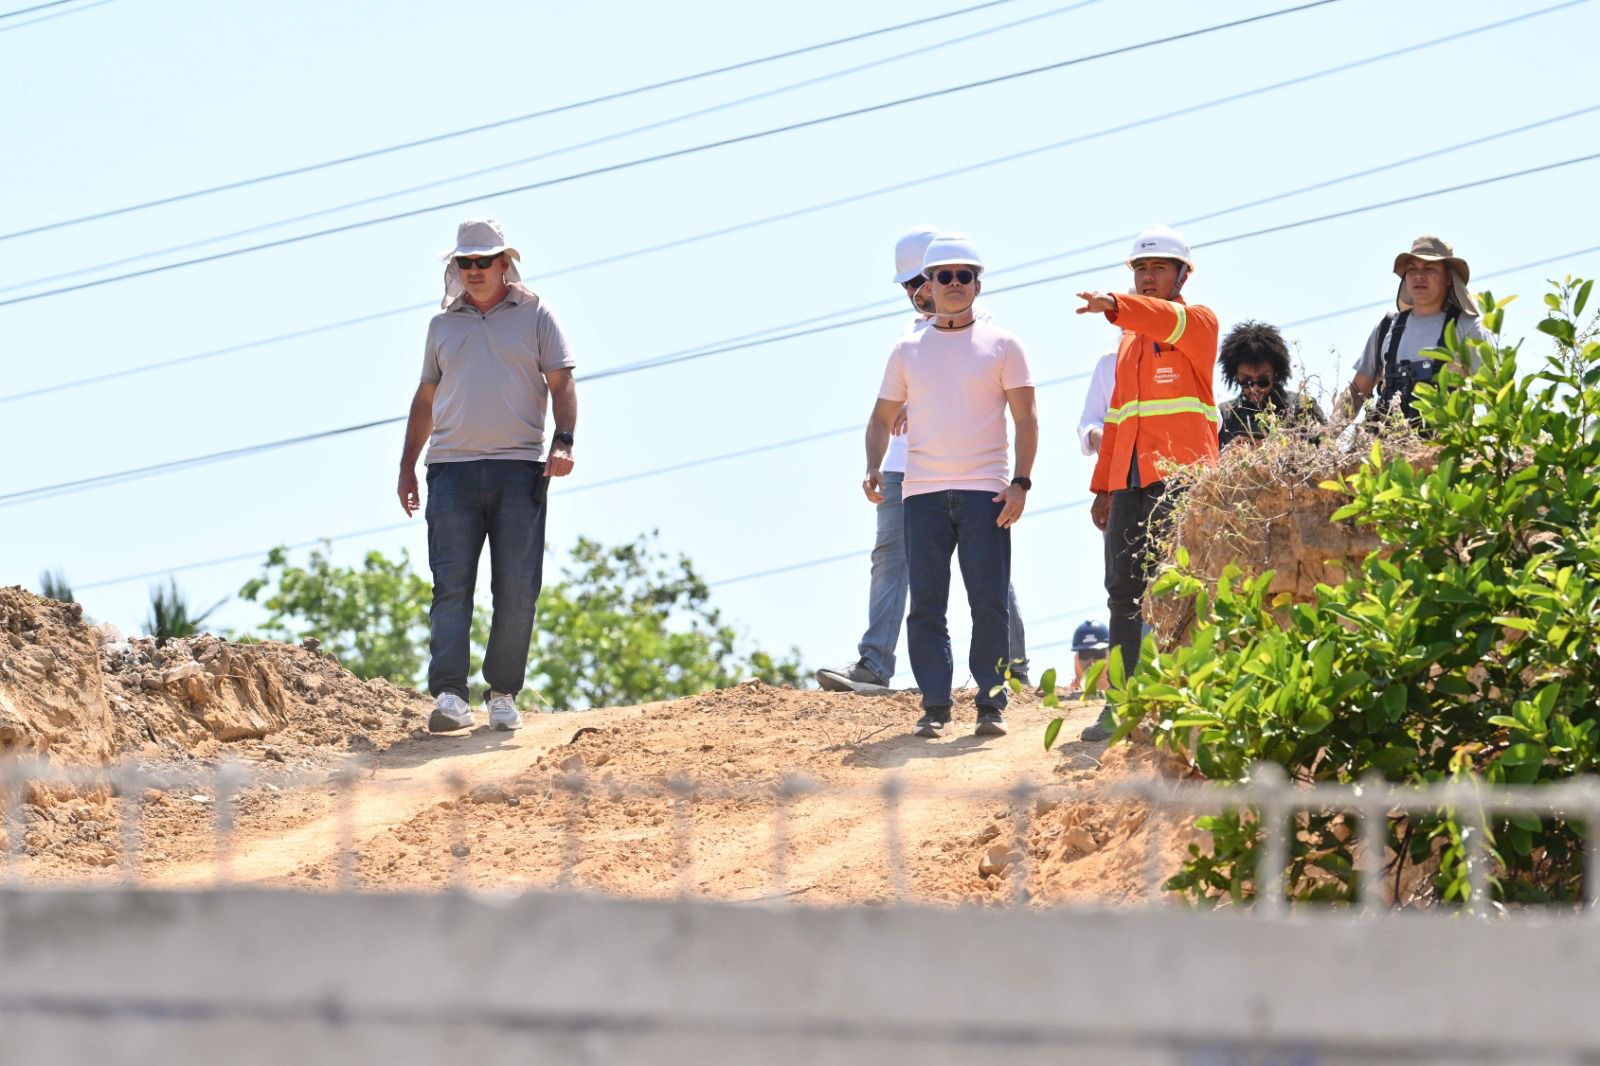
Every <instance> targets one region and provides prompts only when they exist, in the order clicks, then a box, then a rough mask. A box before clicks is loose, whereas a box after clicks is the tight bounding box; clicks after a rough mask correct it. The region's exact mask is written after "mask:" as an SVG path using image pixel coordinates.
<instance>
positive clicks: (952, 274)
mask: <svg viewBox="0 0 1600 1066" xmlns="http://www.w3.org/2000/svg"><path fill="white" fill-rule="evenodd" d="M977 276H978V275H976V274H974V273H973V272H972V271H970V270H941V271H939V272H938V273H936V274H934V275H933V277H934V280H935V281H937V282H938V283H939V284H940V285H948V284H950V281H951V279H954V280H956V281H959V282H960V283H961V284H963V285H971V284H972V279H973V278H975V277H977Z"/></svg>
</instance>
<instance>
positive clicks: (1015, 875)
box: [1011, 776, 1039, 907]
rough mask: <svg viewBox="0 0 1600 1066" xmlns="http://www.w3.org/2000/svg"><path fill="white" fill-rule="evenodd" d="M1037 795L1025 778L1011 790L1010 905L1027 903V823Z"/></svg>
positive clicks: (1028, 868)
mask: <svg viewBox="0 0 1600 1066" xmlns="http://www.w3.org/2000/svg"><path fill="white" fill-rule="evenodd" d="M1038 794H1039V790H1038V789H1036V788H1034V786H1033V782H1031V781H1029V780H1028V779H1027V777H1026V776H1024V777H1023V778H1022V780H1020V781H1018V782H1017V783H1016V784H1015V785H1013V786H1012V788H1011V803H1012V808H1013V810H1014V811H1015V813H1014V814H1013V815H1012V817H1011V825H1012V829H1011V832H1012V834H1013V835H1012V842H1013V846H1012V850H1013V851H1015V852H1016V854H1017V861H1016V862H1015V863H1014V864H1013V866H1012V870H1011V905H1012V906H1013V907H1020V906H1023V905H1024V904H1026V903H1027V902H1028V875H1029V872H1030V868H1031V867H1032V862H1031V861H1030V859H1029V856H1028V823H1029V820H1030V819H1031V818H1032V815H1033V800H1034V797H1036V796H1037V795H1038Z"/></svg>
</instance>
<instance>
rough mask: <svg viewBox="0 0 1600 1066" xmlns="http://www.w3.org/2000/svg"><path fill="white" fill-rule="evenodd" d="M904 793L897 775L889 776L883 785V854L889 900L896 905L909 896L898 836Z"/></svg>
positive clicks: (904, 863)
mask: <svg viewBox="0 0 1600 1066" xmlns="http://www.w3.org/2000/svg"><path fill="white" fill-rule="evenodd" d="M905 791H906V786H905V782H904V781H902V780H901V779H900V775H899V774H892V775H890V777H889V779H888V780H887V781H885V782H884V783H883V835H884V845H885V846H884V853H885V858H886V860H887V862H888V865H889V871H888V872H889V898H890V899H892V900H894V901H895V902H896V903H904V902H905V901H906V900H907V899H909V898H910V895H911V893H910V888H909V887H908V884H907V878H906V849H905V841H904V839H903V838H902V837H901V834H900V799H901V797H902V796H904V795H905Z"/></svg>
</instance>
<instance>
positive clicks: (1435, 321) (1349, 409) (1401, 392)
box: [1341, 236, 1489, 420]
mask: <svg viewBox="0 0 1600 1066" xmlns="http://www.w3.org/2000/svg"><path fill="white" fill-rule="evenodd" d="M1394 272H1395V273H1396V274H1397V275H1399V277H1400V289H1399V291H1398V292H1397V293H1396V294H1395V306H1396V309H1397V311H1398V313H1396V314H1389V315H1385V316H1384V319H1383V321H1382V322H1379V323H1378V325H1377V326H1376V327H1374V329H1373V331H1372V333H1371V334H1370V335H1369V336H1368V337H1367V343H1366V345H1365V346H1364V347H1363V348H1362V351H1361V357H1360V358H1359V359H1357V360H1356V365H1355V377H1353V378H1352V379H1351V381H1350V389H1349V391H1348V392H1347V393H1346V395H1345V397H1344V401H1343V404H1342V405H1341V406H1342V409H1343V410H1344V412H1345V413H1346V414H1351V413H1353V412H1355V411H1358V410H1360V408H1361V405H1362V404H1363V403H1364V402H1366V399H1367V397H1368V396H1370V395H1372V392H1373V389H1374V388H1376V389H1377V392H1378V403H1377V408H1378V411H1377V413H1378V415H1379V416H1380V417H1382V416H1383V415H1386V414H1387V413H1388V412H1389V410H1390V409H1392V408H1396V407H1397V408H1399V409H1400V410H1401V411H1402V412H1403V413H1404V414H1405V416H1406V417H1407V418H1410V419H1413V420H1414V419H1415V418H1416V409H1415V408H1414V407H1413V406H1412V404H1411V391H1412V388H1413V387H1414V386H1415V385H1416V383H1417V382H1419V381H1429V382H1431V381H1433V380H1434V378H1435V376H1436V375H1437V374H1438V372H1439V370H1440V368H1442V367H1444V366H1445V365H1446V364H1447V363H1448V362H1449V358H1448V356H1447V355H1446V353H1442V352H1439V351H1435V349H1440V348H1443V347H1444V342H1445V326H1446V324H1447V323H1449V322H1454V323H1455V325H1456V336H1458V337H1459V338H1460V339H1461V341H1462V343H1463V344H1465V343H1466V342H1467V341H1468V340H1488V339H1489V334H1488V333H1487V332H1486V331H1485V330H1484V328H1483V325H1482V323H1481V322H1480V321H1479V318H1478V305H1477V302H1476V301H1474V300H1473V298H1472V293H1471V292H1469V291H1468V290H1467V282H1468V280H1470V279H1471V277H1472V269H1471V268H1470V267H1468V266H1467V261H1466V260H1465V259H1462V258H1460V257H1459V256H1457V255H1456V254H1455V250H1454V249H1453V248H1451V247H1450V245H1449V243H1448V242H1446V241H1444V240H1442V239H1440V238H1438V237H1432V236H1422V237H1418V238H1417V239H1416V240H1415V241H1412V242H1411V250H1410V251H1409V252H1401V253H1400V254H1399V255H1397V256H1395V260H1394ZM1430 352H1432V354H1429V353H1430ZM1441 356H1444V357H1443V358H1441ZM1477 368H1478V358H1477V356H1476V355H1471V356H1469V358H1468V363H1467V365H1466V366H1462V365H1460V364H1457V365H1456V369H1457V370H1460V371H1463V372H1470V371H1473V370H1476V369H1477Z"/></svg>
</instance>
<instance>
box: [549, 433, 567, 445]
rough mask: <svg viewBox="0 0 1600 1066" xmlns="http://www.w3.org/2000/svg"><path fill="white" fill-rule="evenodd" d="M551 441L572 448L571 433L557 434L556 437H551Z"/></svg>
mask: <svg viewBox="0 0 1600 1066" xmlns="http://www.w3.org/2000/svg"><path fill="white" fill-rule="evenodd" d="M550 439H551V440H553V441H555V442H556V443H557V444H565V445H566V446H567V447H569V448H570V447H572V434H571V433H557V434H556V435H555V436H554V437H551V438H550Z"/></svg>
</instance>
